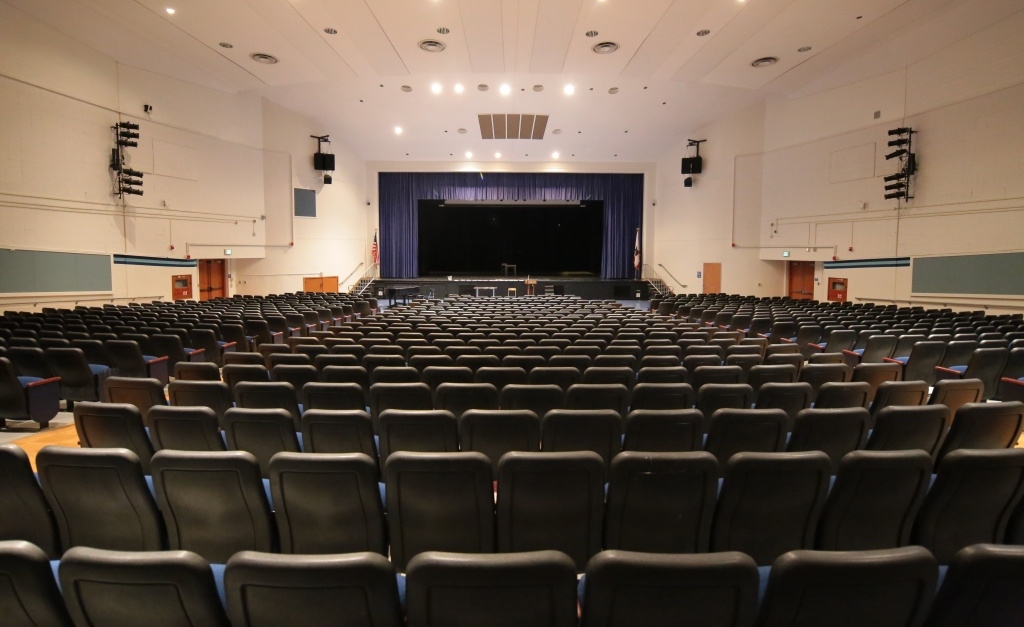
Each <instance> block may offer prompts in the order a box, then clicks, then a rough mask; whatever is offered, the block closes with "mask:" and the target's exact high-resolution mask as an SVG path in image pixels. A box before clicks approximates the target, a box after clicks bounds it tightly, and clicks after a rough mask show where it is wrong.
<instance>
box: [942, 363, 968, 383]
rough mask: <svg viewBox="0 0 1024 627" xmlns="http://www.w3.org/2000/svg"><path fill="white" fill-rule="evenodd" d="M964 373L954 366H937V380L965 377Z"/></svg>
mask: <svg viewBox="0 0 1024 627" xmlns="http://www.w3.org/2000/svg"><path fill="white" fill-rule="evenodd" d="M963 378H964V375H963V373H962V372H960V371H959V370H953V369H952V368H944V367H943V366H935V380H936V381H942V380H944V379H963Z"/></svg>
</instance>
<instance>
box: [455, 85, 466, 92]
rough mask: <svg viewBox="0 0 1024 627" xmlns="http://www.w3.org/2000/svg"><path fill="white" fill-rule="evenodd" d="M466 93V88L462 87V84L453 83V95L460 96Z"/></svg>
mask: <svg viewBox="0 0 1024 627" xmlns="http://www.w3.org/2000/svg"><path fill="white" fill-rule="evenodd" d="M464 91H466V88H465V87H463V86H462V83H455V93H457V94H461V93H462V92H464Z"/></svg>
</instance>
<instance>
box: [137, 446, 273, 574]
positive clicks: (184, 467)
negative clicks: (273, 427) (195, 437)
mask: <svg viewBox="0 0 1024 627" xmlns="http://www.w3.org/2000/svg"><path fill="white" fill-rule="evenodd" d="M152 468H153V486H154V488H155V491H156V497H157V502H158V503H159V506H160V513H161V514H162V515H163V517H164V521H165V523H166V526H167V539H168V546H169V547H170V548H171V549H175V550H176V549H184V550H187V551H194V552H196V553H198V554H199V555H201V556H203V558H205V559H207V560H209V561H210V562H213V563H215V564H224V563H226V562H227V560H228V558H230V557H231V556H232V555H234V554H235V553H237V552H238V551H245V550H253V551H265V552H269V551H273V550H274V549H275V548H276V537H275V535H274V526H273V519H272V515H271V513H270V504H269V503H268V501H267V494H266V491H265V490H264V487H263V481H262V479H261V478H260V466H259V462H257V461H256V458H255V457H253V455H252V453H247V452H245V451H225V452H192V451H167V450H163V451H157V452H156V454H155V455H153V462H152Z"/></svg>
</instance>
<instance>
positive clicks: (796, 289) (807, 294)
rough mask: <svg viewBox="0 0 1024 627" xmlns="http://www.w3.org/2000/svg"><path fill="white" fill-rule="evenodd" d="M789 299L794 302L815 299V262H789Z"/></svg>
mask: <svg viewBox="0 0 1024 627" xmlns="http://www.w3.org/2000/svg"><path fill="white" fill-rule="evenodd" d="M789 297H790V298H792V299H793V300H811V299H812V298H814V262H813V261H790V262H789Z"/></svg>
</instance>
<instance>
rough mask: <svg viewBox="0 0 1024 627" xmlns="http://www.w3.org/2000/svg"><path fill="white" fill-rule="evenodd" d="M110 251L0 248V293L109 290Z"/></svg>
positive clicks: (110, 282)
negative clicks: (82, 251) (97, 253)
mask: <svg viewBox="0 0 1024 627" xmlns="http://www.w3.org/2000/svg"><path fill="white" fill-rule="evenodd" d="M111 289H112V280H111V270H110V255H92V254H86V253H59V252H47V251H38V250H0V293H4V294H19V293H28V292H109V291H111Z"/></svg>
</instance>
